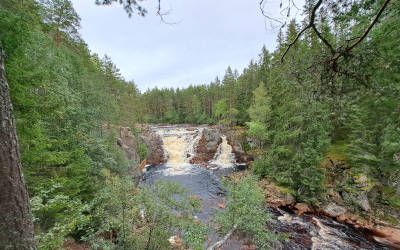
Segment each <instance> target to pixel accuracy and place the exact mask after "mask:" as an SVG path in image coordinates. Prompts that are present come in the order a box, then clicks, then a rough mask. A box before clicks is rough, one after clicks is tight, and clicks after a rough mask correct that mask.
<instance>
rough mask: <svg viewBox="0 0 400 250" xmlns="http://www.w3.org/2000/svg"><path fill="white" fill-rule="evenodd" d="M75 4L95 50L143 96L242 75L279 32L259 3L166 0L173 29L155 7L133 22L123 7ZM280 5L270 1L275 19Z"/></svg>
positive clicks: (90, 0)
mask: <svg viewBox="0 0 400 250" xmlns="http://www.w3.org/2000/svg"><path fill="white" fill-rule="evenodd" d="M72 2H73V4H74V7H75V9H76V11H77V12H78V14H79V16H80V17H81V19H82V20H81V29H80V34H81V35H82V37H83V39H84V40H85V41H86V43H87V44H88V45H89V48H90V50H91V51H92V52H96V53H98V54H99V55H100V56H103V55H104V54H107V55H109V56H110V57H111V58H112V60H113V62H114V63H115V64H116V65H117V67H118V68H119V69H120V70H121V73H122V75H123V77H124V78H125V79H126V80H134V81H135V82H136V84H137V85H138V87H139V88H140V89H141V90H142V91H144V90H146V89H148V88H153V87H155V86H158V87H184V86H188V85H190V84H202V83H209V82H210V81H211V80H213V79H214V78H215V77H216V76H219V77H221V76H223V74H224V72H225V69H226V68H227V67H228V66H229V65H230V66H231V67H232V68H236V69H238V70H239V72H241V71H242V70H243V68H244V67H245V66H246V65H248V63H249V62H250V60H251V59H252V58H254V59H256V58H257V57H258V54H259V52H260V50H261V48H262V46H263V45H264V44H265V46H266V47H267V48H268V49H269V50H273V49H274V48H275V45H276V35H277V32H278V28H277V27H271V25H270V23H269V22H267V23H266V20H265V19H264V18H263V16H262V15H261V13H260V10H259V6H258V2H259V1H258V0H201V1H199V0H164V1H162V7H163V9H164V10H170V14H169V15H168V16H166V17H165V18H166V20H167V21H170V22H176V24H174V25H168V24H165V23H162V22H161V20H160V18H159V17H157V16H156V15H155V12H156V10H155V6H147V7H148V11H149V14H148V15H147V16H146V17H145V18H143V17H139V16H132V17H131V18H129V17H128V16H127V14H126V13H125V12H124V10H123V9H122V7H121V6H119V5H118V4H114V5H112V6H107V7H105V6H97V5H95V4H94V0H72ZM147 2H151V0H149V1H147ZM297 2H299V1H297ZM300 2H301V0H300ZM279 3H280V0H269V1H268V2H267V5H266V11H267V12H268V13H269V14H271V15H275V16H276V15H277V13H279V11H280V10H279ZM299 6H301V5H299ZM275 26H277V25H275Z"/></svg>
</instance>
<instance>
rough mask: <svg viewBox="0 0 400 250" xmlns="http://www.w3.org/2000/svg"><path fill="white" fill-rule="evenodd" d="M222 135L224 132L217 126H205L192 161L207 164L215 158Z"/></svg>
mask: <svg viewBox="0 0 400 250" xmlns="http://www.w3.org/2000/svg"><path fill="white" fill-rule="evenodd" d="M221 136H222V134H221V132H220V130H219V129H217V128H204V129H203V130H202V135H201V138H200V140H199V141H198V143H197V146H196V148H195V151H194V156H193V157H192V158H191V159H190V163H192V164H200V165H206V164H207V162H208V161H210V160H211V159H213V157H214V155H215V153H216V152H217V149H218V146H219V144H221V142H222V139H221Z"/></svg>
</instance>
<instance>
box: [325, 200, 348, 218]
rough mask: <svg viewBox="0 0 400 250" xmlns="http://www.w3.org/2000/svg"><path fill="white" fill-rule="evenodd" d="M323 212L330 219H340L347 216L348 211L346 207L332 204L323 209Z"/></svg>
mask: <svg viewBox="0 0 400 250" xmlns="http://www.w3.org/2000/svg"><path fill="white" fill-rule="evenodd" d="M322 212H324V213H325V214H326V215H328V216H330V217H338V216H340V215H343V214H345V213H346V212H347V209H346V208H345V207H342V206H339V205H337V204H336V203H333V202H331V203H329V204H328V205H326V206H324V207H322Z"/></svg>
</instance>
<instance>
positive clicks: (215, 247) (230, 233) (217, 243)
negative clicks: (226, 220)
mask: <svg viewBox="0 0 400 250" xmlns="http://www.w3.org/2000/svg"><path fill="white" fill-rule="evenodd" d="M236 228H237V225H236V224H235V225H234V226H233V228H232V229H231V230H230V231H229V232H228V233H227V234H226V235H225V236H224V238H222V240H220V241H217V242H215V243H214V244H213V245H211V246H210V247H208V248H207V250H215V249H217V248H218V247H221V246H222V245H223V244H224V243H225V242H226V241H227V240H228V239H229V238H230V237H231V236H232V234H233V233H234V232H235V230H236Z"/></svg>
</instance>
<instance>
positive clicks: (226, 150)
mask: <svg viewBox="0 0 400 250" xmlns="http://www.w3.org/2000/svg"><path fill="white" fill-rule="evenodd" d="M221 139H222V142H221V144H220V145H219V146H218V149H217V152H216V153H215V156H214V159H213V160H211V161H210V164H212V165H217V166H219V167H222V168H229V167H233V166H234V165H235V156H234V154H233V152H232V146H231V145H229V144H228V141H227V139H226V136H224V135H223V136H221Z"/></svg>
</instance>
